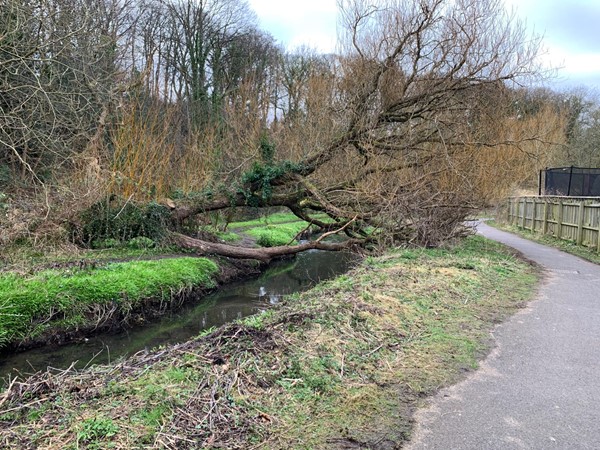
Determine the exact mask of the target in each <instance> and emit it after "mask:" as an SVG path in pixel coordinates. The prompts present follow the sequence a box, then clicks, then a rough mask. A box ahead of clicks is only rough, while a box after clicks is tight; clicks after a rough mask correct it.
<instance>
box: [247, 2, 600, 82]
mask: <svg viewBox="0 0 600 450" xmlns="http://www.w3.org/2000/svg"><path fill="white" fill-rule="evenodd" d="M249 1H250V4H251V5H252V7H253V8H254V10H255V11H256V13H257V15H258V17H259V19H260V21H261V24H262V26H263V28H265V29H266V30H267V31H269V32H270V33H271V34H272V35H273V36H274V37H275V38H276V39H277V40H278V41H279V42H280V43H281V44H283V45H284V46H285V47H287V48H294V47H297V46H299V45H303V44H304V45H309V46H312V47H315V48H317V49H318V50H320V51H323V52H331V51H333V50H334V48H335V40H336V29H335V24H336V0H249ZM376 1H377V0H373V3H376ZM504 1H505V3H506V4H507V5H508V7H514V8H515V9H516V11H517V13H518V14H519V15H520V16H521V17H522V18H523V19H525V20H526V22H527V25H528V26H529V27H530V28H531V29H532V30H535V32H536V33H538V34H541V35H543V36H544V47H545V48H546V54H545V55H544V56H543V58H544V61H545V62H547V63H548V64H550V65H552V66H553V67H560V70H559V72H558V79H557V80H556V81H555V83H556V84H557V86H558V87H559V88H565V89H569V88H570V87H578V86H582V85H584V86H588V87H590V88H592V89H595V90H596V91H600V0H504ZM599 93H600V92H599Z"/></svg>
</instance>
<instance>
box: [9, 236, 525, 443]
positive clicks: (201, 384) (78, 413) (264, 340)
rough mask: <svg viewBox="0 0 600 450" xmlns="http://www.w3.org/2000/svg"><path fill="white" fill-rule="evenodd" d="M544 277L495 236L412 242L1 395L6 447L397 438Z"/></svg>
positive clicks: (393, 440)
mask: <svg viewBox="0 0 600 450" xmlns="http://www.w3.org/2000/svg"><path fill="white" fill-rule="evenodd" d="M535 282H536V276H535V274H534V273H533V272H532V269H531V268H530V267H529V266H527V265H526V264H525V263H523V262H522V261H520V260H517V259H515V257H514V256H512V254H511V253H510V252H507V251H506V250H504V248H503V247H501V246H499V245H497V244H494V243H490V242H489V241H486V240H484V239H482V238H479V237H472V238H469V239H467V240H466V241H465V242H464V243H462V244H461V245H459V246H457V247H456V248H454V249H452V250H441V249H437V250H398V251H395V252H390V253H388V254H386V255H384V256H382V257H378V258H368V259H366V260H365V261H364V263H363V264H362V265H361V266H360V267H359V268H357V269H356V270H354V271H353V272H351V273H349V274H347V275H344V276H341V277H339V278H338V279H336V280H334V281H331V282H327V283H324V284H321V285H319V286H318V287H317V288H315V289H313V290H312V291H310V292H308V293H304V294H301V295H296V296H293V297H291V298H289V299H288V300H287V301H286V302H285V304H284V305H282V306H281V307H279V308H278V309H275V310H270V311H268V312H266V313H264V314H262V315H259V316H253V317H250V318H247V319H245V320H243V321H241V322H238V323H234V324H230V325H227V326H224V327H222V328H219V329H217V330H213V331H210V332H208V333H206V334H205V335H204V336H201V337H199V338H198V339H196V340H193V341H190V342H187V343H183V344H180V345H177V346H174V347H168V348H164V349H159V350H157V351H154V352H150V353H140V354H138V355H136V356H134V357H132V358H130V359H128V360H126V361H123V362H122V363H120V364H117V365H112V366H98V367H92V368H90V369H88V370H86V371H83V372H79V373H76V372H60V373H54V374H53V373H43V374H39V375H37V376H34V377H33V378H31V379H29V380H26V381H23V382H18V381H17V382H14V383H13V384H12V385H11V386H10V388H9V389H8V390H6V391H5V392H4V393H2V394H0V447H2V448H4V447H6V448H23V449H28V448H31V449H33V448H65V449H77V448H89V449H92V448H94V449H100V448H102V449H104V448H123V449H124V448H127V449H130V448H169V449H187V448H189V449H191V448H255V447H260V448H274V449H275V448H277V449H284V448H285V449H287V448H295V449H298V448H300V449H301V448H306V449H308V448H350V447H352V446H353V447H354V448H369V447H376V446H379V447H382V448H383V447H384V446H387V447H386V448H395V447H394V446H397V445H399V444H400V443H401V442H402V441H403V440H404V439H406V437H407V436H408V435H409V433H410V429H411V412H412V410H413V408H414V407H415V405H416V404H417V402H418V401H419V399H420V398H422V396H423V395H426V394H430V393H432V392H434V391H435V390H436V389H438V388H439V387H441V386H444V385H447V384H449V383H452V382H455V381H456V380H458V379H459V378H460V377H461V376H463V374H464V372H465V371H468V370H471V369H473V368H475V367H476V365H477V360H478V358H480V357H481V356H482V355H484V354H485V352H486V351H487V349H488V345H489V330H490V329H491V328H492V327H493V326H494V324H496V323H498V322H499V321H501V320H502V319H504V318H505V317H507V316H508V315H510V314H512V313H514V312H515V311H516V309H517V308H519V307H520V306H521V305H522V304H523V302H524V301H526V300H527V299H528V298H529V296H530V295H531V293H532V290H533V288H534V286H535Z"/></svg>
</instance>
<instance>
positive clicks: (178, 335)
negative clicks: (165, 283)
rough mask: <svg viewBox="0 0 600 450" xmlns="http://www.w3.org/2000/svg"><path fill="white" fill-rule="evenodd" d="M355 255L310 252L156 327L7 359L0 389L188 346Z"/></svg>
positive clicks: (0, 367) (0, 370)
mask: <svg viewBox="0 0 600 450" xmlns="http://www.w3.org/2000/svg"><path fill="white" fill-rule="evenodd" d="M355 261H356V256H354V255H352V254H350V253H342V252H323V251H315V250H313V251H308V252H304V253H301V254H299V255H297V256H296V258H295V259H292V260H282V261H276V262H274V263H273V264H271V265H270V267H269V269H267V271H265V272H264V273H263V274H262V275H261V276H260V277H258V278H255V279H250V280H245V281H240V282H234V283H231V284H229V285H227V286H224V287H223V288H222V289H220V290H219V291H217V292H215V293H213V294H211V295H208V296H206V297H203V298H201V299H199V300H197V301H193V302H190V304H188V305H186V306H184V307H183V308H181V309H179V310H177V311H175V312H173V313H170V314H167V315H165V316H163V317H162V318H160V319H159V320H157V321H155V322H151V323H148V324H146V325H144V326H140V327H137V328H133V329H130V330H126V331H123V332H120V333H117V334H104V335H99V336H97V337H94V338H90V339H89V340H87V341H86V342H84V343H76V344H70V345H65V346H60V347H52V346H47V347H43V348H38V349H33V350H28V351H26V352H22V353H17V354H14V355H8V356H5V357H4V358H3V359H2V360H1V361H0V386H2V385H4V383H5V381H6V379H7V378H8V376H15V375H17V374H18V373H21V374H22V375H25V374H31V373H35V372H37V371H39V370H46V368H47V367H48V366H50V367H53V368H57V369H65V368H67V367H69V366H70V365H71V363H73V362H75V361H77V363H76V367H78V368H83V367H85V366H86V365H88V364H98V363H108V362H110V361H114V360H115V359H117V358H120V357H123V356H126V355H131V354H133V353H135V352H137V351H139V350H143V349H151V348H153V347H156V346H159V345H165V344H174V343H178V342H183V341H186V340H188V339H190V338H192V337H194V336H196V335H197V334H198V333H199V332H200V331H202V330H205V329H207V328H210V327H214V326H219V325H223V324H224V323H227V322H231V321H233V320H236V319H240V318H242V317H245V316H249V315H251V314H255V313H258V312H260V311H263V310H265V309H267V308H269V307H270V306H271V305H273V304H275V303H277V302H278V301H279V300H280V299H281V297H282V296H284V295H287V294H291V293H294V292H299V291H304V290H307V289H309V288H311V287H312V286H314V285H315V284H316V283H318V282H319V281H321V280H325V279H328V278H332V277H334V276H336V275H339V274H342V273H344V272H346V271H347V270H348V269H350V268H351V267H352V265H353V264H354V262H355Z"/></svg>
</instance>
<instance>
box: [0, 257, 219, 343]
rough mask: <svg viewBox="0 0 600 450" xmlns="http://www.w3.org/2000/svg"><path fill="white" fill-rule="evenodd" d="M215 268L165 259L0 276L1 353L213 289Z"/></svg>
mask: <svg viewBox="0 0 600 450" xmlns="http://www.w3.org/2000/svg"><path fill="white" fill-rule="evenodd" d="M217 271H218V267H217V265H216V264H215V263H214V262H212V261H210V260H208V259H205V258H187V257H183V258H169V259H159V260H152V261H129V262H122V263H109V264H105V265H102V264H100V265H98V266H95V265H92V266H91V267H87V268H86V267H85V266H84V267H82V268H79V267H72V268H69V269H58V270H44V271H40V272H37V273H35V274H34V275H30V276H27V275H19V274H16V273H8V272H7V273H2V274H0V348H1V347H3V346H6V345H9V344H16V343H22V344H23V345H25V346H26V345H27V344H28V343H30V342H35V341H36V340H38V339H40V338H44V339H47V338H48V336H49V335H55V334H62V333H70V332H76V331H79V330H80V329H82V328H83V329H85V328H90V327H92V328H99V327H101V326H102V325H103V324H105V323H109V322H110V321H111V320H113V319H114V318H115V317H116V318H118V319H119V320H126V318H127V316H128V315H129V314H130V313H131V312H133V311H135V310H136V309H139V308H141V307H142V306H150V304H152V303H163V302H169V301H171V300H172V299H173V298H175V297H176V296H177V295H179V294H181V293H183V292H185V291H189V290H191V289H192V288H205V289H206V288H212V287H214V286H215V275H216V273H217Z"/></svg>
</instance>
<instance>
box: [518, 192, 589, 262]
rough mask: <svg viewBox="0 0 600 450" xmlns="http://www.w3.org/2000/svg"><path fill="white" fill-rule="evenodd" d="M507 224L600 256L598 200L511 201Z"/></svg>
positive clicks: (543, 198) (564, 198)
mask: <svg viewBox="0 0 600 450" xmlns="http://www.w3.org/2000/svg"><path fill="white" fill-rule="evenodd" d="M508 221H509V223H511V224H512V225H517V226H519V227H521V228H524V229H526V230H530V231H533V232H536V233H541V234H543V235H548V236H554V237H555V238H557V239H563V240H565V241H571V242H575V243H577V245H583V246H586V247H593V248H595V249H596V250H597V251H599V252H600V197H553V196H552V197H551V196H542V197H511V198H509V199H508Z"/></svg>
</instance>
